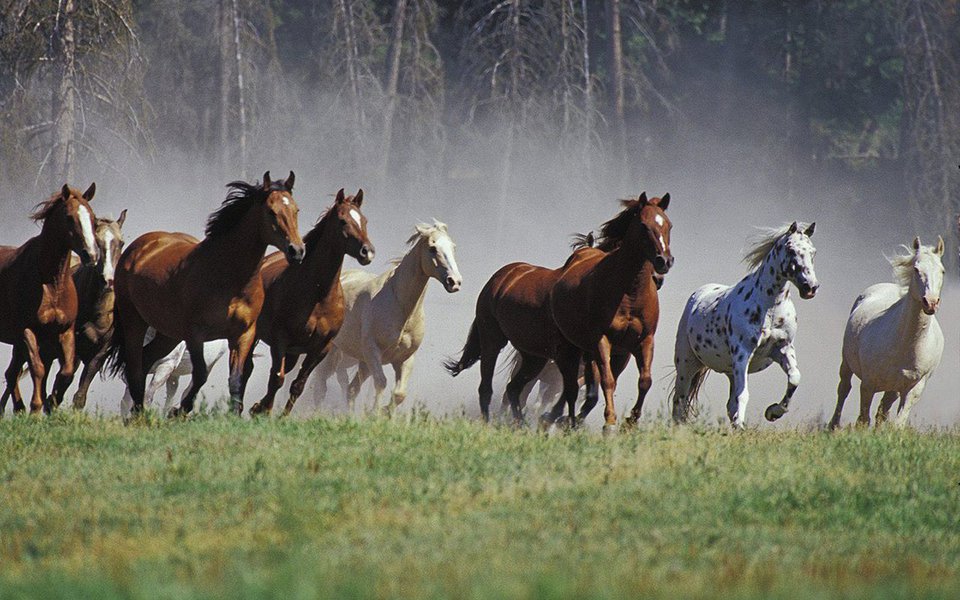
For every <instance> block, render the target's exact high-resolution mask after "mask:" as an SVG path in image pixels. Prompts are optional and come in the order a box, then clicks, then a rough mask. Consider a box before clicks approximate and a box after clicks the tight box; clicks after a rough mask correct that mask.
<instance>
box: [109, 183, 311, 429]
mask: <svg viewBox="0 0 960 600" xmlns="http://www.w3.org/2000/svg"><path fill="white" fill-rule="evenodd" d="M293 182H294V175H293V172H292V171H291V173H290V176H289V177H288V178H287V180H286V181H271V180H270V172H269V171H267V172H266V173H265V174H264V176H263V183H253V184H250V183H246V182H243V181H234V182H233V183H230V184H229V185H228V186H227V187H228V188H229V189H230V193H229V194H228V195H227V199H226V200H225V201H224V203H223V205H222V206H221V207H220V208H219V209H218V210H217V211H216V212H214V213H213V214H212V215H210V218H209V219H208V220H207V227H206V237H205V238H204V239H203V240H197V239H196V238H194V237H193V236H190V235H187V234H185V233H167V232H162V231H155V232H151V233H146V234H144V235H141V236H140V237H138V238H137V239H136V240H134V241H133V243H131V244H130V246H129V247H128V248H127V250H126V251H125V252H124V253H123V256H121V257H120V264H119V265H118V267H117V273H116V284H115V287H116V307H115V311H114V327H115V331H114V335H113V340H112V341H111V346H110V348H111V366H112V369H113V370H114V371H115V372H119V371H120V370H123V371H124V372H125V375H126V380H127V385H128V386H129V388H130V393H131V395H132V396H133V414H134V415H136V414H138V413H141V412H142V411H143V395H144V388H145V382H146V372H147V370H148V369H149V368H150V367H151V366H152V365H153V363H155V362H156V361H157V360H158V359H160V358H162V357H164V356H166V355H167V354H169V353H170V351H171V350H173V349H174V348H175V347H176V345H177V344H178V343H179V342H181V341H185V342H186V343H187V350H188V351H189V352H190V356H191V358H192V363H193V379H192V383H191V388H190V393H189V394H187V395H186V396H184V398H183V400H182V401H181V403H180V406H179V408H176V409H174V410H173V411H171V416H176V415H178V414H186V413H189V412H190V411H191V410H192V409H193V403H194V398H196V395H197V392H199V391H200V387H201V386H202V385H203V384H204V382H206V380H207V369H206V363H205V362H204V360H203V343H204V342H205V341H208V340H215V339H226V340H227V342H228V344H229V348H230V379H229V384H230V408H231V410H232V411H233V412H234V413H236V414H238V415H239V414H240V413H241V412H242V410H243V393H242V385H243V369H244V365H245V364H246V361H247V357H248V355H249V353H250V349H251V347H252V346H253V342H254V338H255V337H256V323H257V317H258V316H259V315H260V310H261V308H262V307H263V296H264V293H263V281H262V280H261V278H260V262H261V261H262V260H263V253H264V251H265V250H266V249H267V246H275V247H276V248H277V249H279V250H282V251H283V252H284V256H285V257H286V259H287V260H288V261H290V262H292V263H299V262H301V261H302V260H303V256H304V245H303V241H302V240H301V239H300V233H299V231H298V229H297V213H298V212H299V210H298V208H297V204H296V202H294V200H293V196H292V195H291V192H292V190H293ZM148 327H152V328H153V329H154V330H155V331H156V337H154V339H153V341H151V342H150V343H149V344H148V345H147V346H144V345H143V340H144V336H145V335H146V333H147V328H148Z"/></svg>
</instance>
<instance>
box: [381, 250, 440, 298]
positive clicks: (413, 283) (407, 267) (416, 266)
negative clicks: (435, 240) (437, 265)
mask: <svg viewBox="0 0 960 600" xmlns="http://www.w3.org/2000/svg"><path fill="white" fill-rule="evenodd" d="M422 246H423V241H422V240H419V241H417V243H416V244H414V246H413V248H411V249H410V250H409V251H408V252H407V253H406V254H405V255H404V256H403V258H402V259H401V260H400V264H398V265H397V266H396V268H395V269H394V270H393V273H392V274H391V275H390V278H389V280H388V281H387V283H386V285H389V286H391V287H392V288H393V293H394V295H395V296H396V298H397V302H398V303H399V304H400V307H401V308H402V309H403V312H404V314H406V315H411V314H413V312H414V311H415V310H416V309H417V307H419V306H420V305H422V304H423V297H424V295H425V293H426V291H427V282H428V281H429V280H430V277H429V276H428V275H427V274H426V273H424V272H423V269H421V268H420V253H421V252H423V248H422Z"/></svg>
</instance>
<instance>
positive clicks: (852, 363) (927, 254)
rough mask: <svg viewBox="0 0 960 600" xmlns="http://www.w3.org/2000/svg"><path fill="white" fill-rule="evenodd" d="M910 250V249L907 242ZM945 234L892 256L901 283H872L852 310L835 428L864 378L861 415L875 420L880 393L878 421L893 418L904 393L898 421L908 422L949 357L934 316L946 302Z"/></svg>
mask: <svg viewBox="0 0 960 600" xmlns="http://www.w3.org/2000/svg"><path fill="white" fill-rule="evenodd" d="M904 249H906V250H909V249H908V248H907V247H906V246H904ZM943 251H944V245H943V238H940V239H939V241H938V243H937V246H936V247H933V246H924V245H922V244H921V243H920V238H919V237H918V238H915V239H914V240H913V250H909V252H908V254H901V255H898V256H895V257H894V258H892V259H891V260H890V263H891V265H892V266H893V273H894V276H895V277H896V279H897V283H878V284H876V285H872V286H870V287H868V288H867V289H866V290H864V292H863V293H862V294H860V296H858V297H857V300H856V301H855V302H854V303H853V308H852V309H850V317H849V318H848V319H847V327H846V330H845V331H844V334H843V355H842V358H841V362H840V385H839V386H837V408H836V410H835V411H834V413H833V418H832V419H830V428H831V429H835V428H836V427H837V426H839V425H840V413H841V412H842V411H843V402H844V400H846V398H847V395H848V394H849V393H850V388H851V385H850V379H851V377H852V376H853V375H856V376H857V377H858V378H860V416H859V418H858V419H857V422H858V423H859V424H861V425H869V424H870V405H871V404H872V403H873V396H874V394H876V393H877V392H883V399H882V400H881V401H880V406H878V407H877V417H876V418H877V424H878V425H879V424H880V423H882V422H884V421H886V420H887V417H888V416H889V414H890V408H891V407H892V406H893V403H894V402H895V401H896V400H897V396H898V395H899V397H900V405H899V407H898V409H897V410H898V415H897V420H896V422H895V424H896V425H897V426H903V425H905V424H906V423H907V417H908V416H909V415H910V409H911V408H912V407H913V405H914V404H916V403H917V401H918V400H919V399H920V395H921V394H923V388H924V387H925V386H926V384H927V380H928V379H929V378H930V375H931V374H932V373H933V371H934V369H936V368H937V366H938V365H939V364H940V358H941V357H942V355H943V332H942V331H941V330H940V324H939V323H937V319H936V317H934V314H935V313H936V312H937V308H938V307H939V306H940V289H941V287H942V286H943V274H944V268H943V262H942V260H941V257H942V256H943Z"/></svg>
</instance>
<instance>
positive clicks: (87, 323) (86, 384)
mask: <svg viewBox="0 0 960 600" xmlns="http://www.w3.org/2000/svg"><path fill="white" fill-rule="evenodd" d="M126 219H127V211H126V210H124V211H122V212H121V213H120V218H118V219H117V220H116V221H114V220H113V219H108V218H103V217H101V218H98V219H97V228H96V232H95V233H94V236H95V237H96V239H97V246H98V248H99V250H100V260H99V261H97V264H96V265H94V266H85V265H81V266H79V267H77V268H76V270H74V272H73V283H74V285H76V286H77V296H78V298H79V300H80V310H79V312H78V313H77V324H76V334H75V335H76V345H77V358H78V359H80V361H82V362H83V372H82V373H81V374H80V384H79V386H78V388H77V393H76V394H74V395H73V407H74V408H77V409H82V408H83V407H84V406H86V404H87V390H88V389H90V383H91V382H92V381H93V378H94V377H95V376H96V374H97V373H99V372H100V368H101V367H102V366H103V363H104V361H105V360H106V359H107V353H108V352H109V350H110V338H111V337H112V336H113V301H114V294H113V277H114V273H115V272H116V269H117V263H119V262H120V253H121V251H122V250H123V230H122V227H123V222H124V221H125V220H126Z"/></svg>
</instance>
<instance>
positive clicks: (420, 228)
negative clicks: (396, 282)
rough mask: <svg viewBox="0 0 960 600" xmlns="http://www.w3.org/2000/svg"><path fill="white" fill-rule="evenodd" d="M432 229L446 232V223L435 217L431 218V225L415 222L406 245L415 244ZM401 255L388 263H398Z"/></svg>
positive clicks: (431, 231)
mask: <svg viewBox="0 0 960 600" xmlns="http://www.w3.org/2000/svg"><path fill="white" fill-rule="evenodd" d="M434 231H442V232H444V233H446V232H447V224H446V223H441V222H440V221H438V220H436V219H434V220H433V225H428V224H426V223H417V224H416V225H414V227H413V234H411V235H410V237H409V238H407V247H408V248H412V247H413V246H415V245H416V244H417V242H419V241H420V240H421V239H423V238H426V237H428V236H429V235H430V234H432V233H433V232H434ZM403 256H406V254H404V255H403ZM403 256H399V257H397V258H392V259H390V264H392V265H394V266H396V265H399V264H400V262H401V261H402V260H403Z"/></svg>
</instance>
